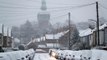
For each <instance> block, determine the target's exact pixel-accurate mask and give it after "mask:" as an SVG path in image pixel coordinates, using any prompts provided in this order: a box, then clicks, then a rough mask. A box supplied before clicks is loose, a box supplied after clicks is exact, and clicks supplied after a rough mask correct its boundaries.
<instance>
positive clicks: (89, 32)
mask: <svg viewBox="0 0 107 60" xmlns="http://www.w3.org/2000/svg"><path fill="white" fill-rule="evenodd" d="M105 27H107V24H103V25H101V26H100V27H99V30H102V29H104V28H105ZM93 31H96V28H95V29H93V30H92V29H90V28H88V29H85V30H80V31H79V36H80V37H83V36H87V35H90V34H92V33H93Z"/></svg>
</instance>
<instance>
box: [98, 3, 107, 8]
mask: <svg viewBox="0 0 107 60" xmlns="http://www.w3.org/2000/svg"><path fill="white" fill-rule="evenodd" d="M99 5H100V6H101V7H102V8H104V9H107V7H105V6H103V5H102V4H99Z"/></svg>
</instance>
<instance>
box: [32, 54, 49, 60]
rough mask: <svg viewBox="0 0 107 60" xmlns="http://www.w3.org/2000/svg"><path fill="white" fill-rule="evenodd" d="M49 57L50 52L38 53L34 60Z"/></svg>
mask: <svg viewBox="0 0 107 60" xmlns="http://www.w3.org/2000/svg"><path fill="white" fill-rule="evenodd" d="M49 58H50V56H49V54H48V53H36V54H35V57H34V59H33V60H49Z"/></svg>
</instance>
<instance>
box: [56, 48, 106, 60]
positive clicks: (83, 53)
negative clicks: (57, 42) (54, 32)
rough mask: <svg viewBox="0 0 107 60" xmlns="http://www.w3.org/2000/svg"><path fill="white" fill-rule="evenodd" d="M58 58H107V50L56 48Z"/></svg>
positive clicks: (103, 59)
mask: <svg viewBox="0 0 107 60" xmlns="http://www.w3.org/2000/svg"><path fill="white" fill-rule="evenodd" d="M56 53H58V57H59V59H67V60H68V59H76V60H80V59H82V60H99V59H100V60H107V57H106V56H107V51H104V50H96V49H95V50H94V49H93V50H79V51H71V50H56Z"/></svg>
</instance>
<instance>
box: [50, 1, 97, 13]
mask: <svg viewBox="0 0 107 60" xmlns="http://www.w3.org/2000/svg"><path fill="white" fill-rule="evenodd" d="M94 4H95V3H91V4H84V5H80V6H71V7H66V8H64V9H60V10H52V11H49V12H52V13H53V12H59V11H64V10H71V9H79V8H83V7H87V6H91V5H94Z"/></svg>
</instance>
